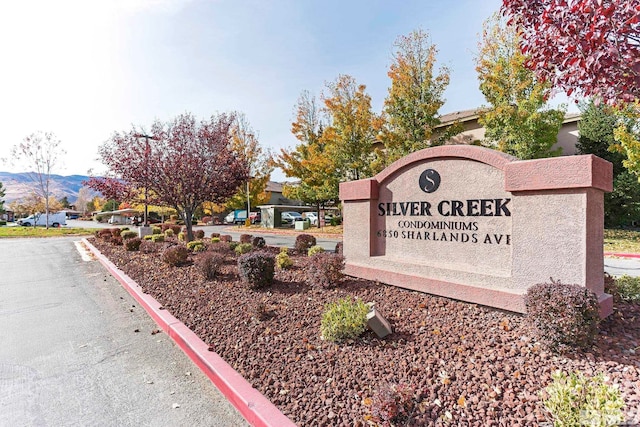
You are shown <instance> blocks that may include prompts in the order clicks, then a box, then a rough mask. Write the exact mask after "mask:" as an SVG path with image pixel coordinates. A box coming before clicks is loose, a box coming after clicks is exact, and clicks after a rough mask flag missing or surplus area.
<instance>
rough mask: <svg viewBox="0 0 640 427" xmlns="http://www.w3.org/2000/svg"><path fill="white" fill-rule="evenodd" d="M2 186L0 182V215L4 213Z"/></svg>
mask: <svg viewBox="0 0 640 427" xmlns="http://www.w3.org/2000/svg"><path fill="white" fill-rule="evenodd" d="M5 194H6V193H5V191H4V185H3V184H2V182H0V214H3V213H5V209H4V200H3V199H2V198H3V197H4V196H5Z"/></svg>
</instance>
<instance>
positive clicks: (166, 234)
mask: <svg viewBox="0 0 640 427" xmlns="http://www.w3.org/2000/svg"><path fill="white" fill-rule="evenodd" d="M175 235H176V233H174V232H173V230H172V229H170V228H168V229H166V230H164V237H166V238H167V239H168V238H170V237H173V236H175Z"/></svg>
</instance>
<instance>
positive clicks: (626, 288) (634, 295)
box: [616, 275, 640, 302]
mask: <svg viewBox="0 0 640 427" xmlns="http://www.w3.org/2000/svg"><path fill="white" fill-rule="evenodd" d="M616 288H617V289H618V294H619V295H620V299H622V300H623V301H629V302H640V277H631V276H627V275H624V276H622V277H618V278H617V279H616Z"/></svg>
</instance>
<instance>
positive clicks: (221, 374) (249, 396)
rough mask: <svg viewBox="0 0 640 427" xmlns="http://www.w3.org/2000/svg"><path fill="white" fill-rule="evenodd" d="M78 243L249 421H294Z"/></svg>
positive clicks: (278, 425)
mask: <svg viewBox="0 0 640 427" xmlns="http://www.w3.org/2000/svg"><path fill="white" fill-rule="evenodd" d="M82 242H83V243H84V244H85V245H86V246H87V248H88V249H89V250H90V251H91V252H92V253H93V255H95V257H96V258H97V259H98V261H100V263H102V265H103V266H104V267H105V268H106V269H107V270H108V271H109V273H110V274H111V275H112V276H113V277H115V278H116V279H117V280H118V281H119V282H120V284H121V285H122V286H123V287H124V288H125V289H126V290H127V291H128V292H129V293H130V294H131V296H132V297H133V298H134V299H135V300H136V301H138V303H139V304H140V305H141V306H142V307H144V309H145V310H146V311H147V313H149V315H150V316H151V317H152V318H153V320H155V322H156V323H157V324H158V325H159V326H160V328H161V329H162V330H163V331H164V332H165V333H166V334H167V335H168V336H169V337H171V339H173V341H174V342H175V343H176V344H177V345H178V346H179V347H180V348H181V349H182V351H184V353H185V354H186V355H187V356H189V358H190V359H191V360H192V361H193V362H194V363H195V364H196V365H197V366H198V367H199V368H200V369H201V370H202V372H204V374H205V375H206V376H207V377H209V379H210V380H211V382H213V384H214V385H215V386H216V387H217V388H218V390H220V392H222V394H223V395H224V396H225V397H226V398H227V399H228V400H229V402H231V404H232V405H233V406H234V407H235V408H236V409H237V410H238V412H240V414H241V415H242V416H243V417H244V418H245V419H246V420H247V422H248V423H249V424H251V425H252V426H256V427H287V426H295V424H294V423H293V422H292V421H291V420H290V419H289V418H287V417H286V416H285V415H284V414H283V413H282V412H280V410H279V409H278V408H276V406H275V405H274V404H273V403H271V402H270V401H269V399H267V398H266V397H265V396H264V395H262V394H261V393H260V392H259V391H258V390H256V389H255V388H253V387H252V386H251V384H249V382H248V381H247V380H245V379H244V378H243V377H242V376H241V375H240V374H238V373H237V372H236V371H235V370H234V369H233V368H232V367H231V366H230V365H229V364H228V363H227V362H225V361H224V360H223V359H222V358H221V357H220V356H219V355H218V354H216V353H215V352H213V351H209V346H208V345H207V344H205V343H204V342H203V341H202V340H201V339H200V338H198V336H197V335H196V334H195V333H193V332H192V331H191V330H190V329H189V328H187V326H186V325H185V324H184V323H182V322H180V321H179V320H178V319H176V318H175V317H173V315H171V313H169V312H168V311H166V310H164V309H163V308H162V306H161V305H160V303H158V301H156V300H155V298H153V297H151V296H150V295H147V294H145V293H144V292H143V291H142V288H141V287H140V285H138V284H137V283H136V282H135V281H133V280H132V279H131V278H130V277H129V276H127V275H126V274H125V273H124V272H123V271H122V270H120V269H119V268H118V267H116V266H115V265H114V264H113V263H112V262H111V261H109V260H108V259H107V258H106V257H105V256H104V255H102V253H101V252H100V251H99V250H98V249H96V247H95V246H93V245H92V244H91V243H89V241H88V240H87V239H82Z"/></svg>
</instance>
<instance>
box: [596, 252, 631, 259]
mask: <svg viewBox="0 0 640 427" xmlns="http://www.w3.org/2000/svg"><path fill="white" fill-rule="evenodd" d="M604 256H606V257H607V256H615V257H618V258H640V254H627V253H620V252H605V253H604Z"/></svg>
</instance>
